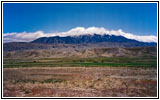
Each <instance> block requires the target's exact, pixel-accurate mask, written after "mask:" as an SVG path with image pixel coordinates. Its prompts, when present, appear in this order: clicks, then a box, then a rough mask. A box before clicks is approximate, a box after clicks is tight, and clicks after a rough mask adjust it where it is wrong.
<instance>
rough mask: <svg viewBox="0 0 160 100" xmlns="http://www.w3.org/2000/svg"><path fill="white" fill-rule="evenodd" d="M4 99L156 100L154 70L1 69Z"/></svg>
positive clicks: (155, 74)
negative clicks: (110, 99)
mask: <svg viewBox="0 0 160 100" xmlns="http://www.w3.org/2000/svg"><path fill="white" fill-rule="evenodd" d="M3 71H4V73H3V74H4V75H3V76H4V77H3V78H4V80H3V96H4V97H147V96H149V97H156V96H157V80H156V77H157V73H156V72H157V71H156V68H131V67H130V68H129V67H103V68H101V67H53V68H49V67H45V68H43V67H40V68H38V67H37V68H36V67H33V68H4V69H3Z"/></svg>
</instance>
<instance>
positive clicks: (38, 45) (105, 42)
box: [3, 34, 157, 51]
mask: <svg viewBox="0 0 160 100" xmlns="http://www.w3.org/2000/svg"><path fill="white" fill-rule="evenodd" d="M156 45H157V43H154V42H151V43H148V42H139V41H136V40H132V39H127V38H125V37H123V36H115V35H98V34H94V35H79V36H66V37H60V36H54V37H41V38H38V39H36V40H34V41H31V42H10V43H4V44H3V50H4V51H15V50H37V49H47V50H48V49H55V48H104V47H105V48H110V47H150V46H156Z"/></svg>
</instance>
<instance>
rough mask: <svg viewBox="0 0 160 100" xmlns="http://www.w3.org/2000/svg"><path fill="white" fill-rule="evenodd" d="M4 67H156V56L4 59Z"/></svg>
mask: <svg viewBox="0 0 160 100" xmlns="http://www.w3.org/2000/svg"><path fill="white" fill-rule="evenodd" d="M3 62H4V63H3V67H4V68H15V67H18V68H21V67H106V66H111V67H157V57H96V58H43V59H42V58H41V59H4V60H3Z"/></svg>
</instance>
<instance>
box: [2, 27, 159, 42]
mask: <svg viewBox="0 0 160 100" xmlns="http://www.w3.org/2000/svg"><path fill="white" fill-rule="evenodd" d="M85 34H91V35H93V34H100V35H104V34H107V35H116V36H124V37H126V38H128V39H134V40H137V41H141V42H157V37H156V36H153V35H150V36H138V35H134V34H131V33H125V32H123V31H122V30H121V29H119V30H117V31H116V30H111V31H109V30H106V29H105V28H103V27H102V28H98V27H89V28H84V27H76V28H73V29H71V30H69V31H67V32H57V33H44V32H43V31H37V32H33V33H31V32H30V33H27V32H22V33H5V34H3V41H4V42H30V41H33V40H35V39H37V38H40V37H51V36H61V37H64V36H78V35H85Z"/></svg>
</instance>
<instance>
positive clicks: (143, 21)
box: [3, 3, 157, 35]
mask: <svg viewBox="0 0 160 100" xmlns="http://www.w3.org/2000/svg"><path fill="white" fill-rule="evenodd" d="M92 26H94V27H104V28H106V29H108V30H118V29H122V30H123V31H124V32H129V33H133V34H135V35H157V4H156V3H39V4H38V3H4V4H3V33H12V32H17V33H18V32H24V31H26V32H36V31H39V30H41V31H44V32H47V33H48V32H65V31H68V30H70V29H72V28H75V27H85V28H87V27H92Z"/></svg>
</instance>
